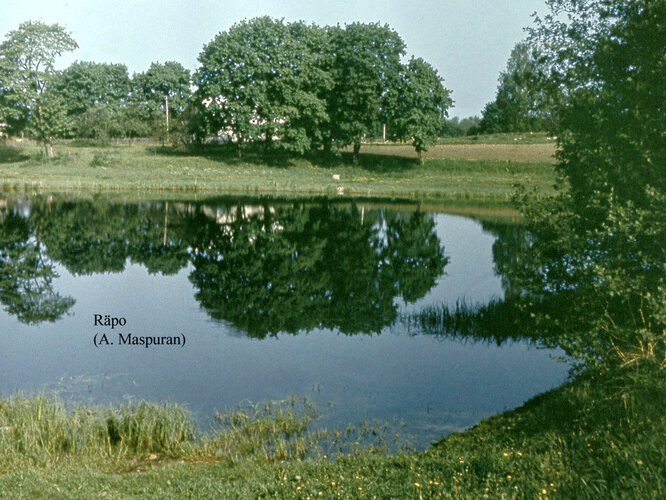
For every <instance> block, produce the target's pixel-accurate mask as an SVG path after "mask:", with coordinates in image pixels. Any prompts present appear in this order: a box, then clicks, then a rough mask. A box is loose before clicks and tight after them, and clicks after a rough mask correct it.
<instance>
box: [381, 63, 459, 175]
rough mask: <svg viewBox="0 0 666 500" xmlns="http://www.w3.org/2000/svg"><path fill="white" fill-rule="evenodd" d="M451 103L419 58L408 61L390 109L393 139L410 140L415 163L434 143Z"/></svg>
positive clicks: (436, 77)
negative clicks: (414, 154) (415, 157)
mask: <svg viewBox="0 0 666 500" xmlns="http://www.w3.org/2000/svg"><path fill="white" fill-rule="evenodd" d="M452 104H453V100H452V99H451V97H450V91H448V90H446V89H445V88H444V87H443V86H442V78H441V77H440V76H439V75H438V74H437V70H435V69H434V68H433V67H432V66H430V65H429V64H428V63H427V62H425V61H424V60H423V59H421V58H419V59H414V58H412V59H411V60H410V61H409V64H408V65H407V66H406V67H405V69H404V71H403V73H402V78H401V81H400V83H399V84H398V98H397V103H396V105H394V106H392V109H391V113H392V115H393V116H392V120H391V122H392V127H391V130H392V135H393V138H397V139H401V140H407V141H411V142H412V144H413V145H414V149H416V153H417V154H418V157H419V160H421V163H423V157H422V153H423V152H424V151H427V150H428V148H430V147H431V146H433V145H434V144H435V143H436V142H437V137H438V135H439V133H440V131H441V130H442V128H443V126H444V124H445V122H444V119H445V117H446V116H447V109H448V108H449V106H451V105H452Z"/></svg>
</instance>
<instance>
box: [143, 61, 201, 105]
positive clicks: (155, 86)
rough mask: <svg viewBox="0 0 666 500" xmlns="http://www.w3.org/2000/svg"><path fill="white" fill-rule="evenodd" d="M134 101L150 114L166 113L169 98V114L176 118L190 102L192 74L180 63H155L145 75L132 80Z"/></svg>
mask: <svg viewBox="0 0 666 500" xmlns="http://www.w3.org/2000/svg"><path fill="white" fill-rule="evenodd" d="M132 86H133V88H134V94H133V95H132V100H133V101H134V102H135V103H138V104H140V105H141V106H142V107H143V108H144V109H145V110H147V111H149V112H156V111H157V112H164V107H165V98H167V97H168V98H169V113H170V114H171V115H172V116H173V117H174V118H175V117H177V116H178V115H180V114H181V113H182V112H183V111H184V110H185V108H186V107H187V104H188V102H189V99H190V97H191V94H192V93H191V91H190V72H189V71H188V70H187V69H185V68H184V67H183V66H182V65H181V64H180V63H178V62H175V61H167V62H165V63H157V62H154V63H152V64H151V65H150V68H148V70H147V71H146V72H145V73H139V74H137V75H134V77H133V78H132Z"/></svg>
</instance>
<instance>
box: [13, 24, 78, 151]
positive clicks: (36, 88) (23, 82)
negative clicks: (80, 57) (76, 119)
mask: <svg viewBox="0 0 666 500" xmlns="http://www.w3.org/2000/svg"><path fill="white" fill-rule="evenodd" d="M77 47H78V45H77V44H76V42H75V41H74V39H73V38H72V37H71V36H70V34H69V33H68V32H67V31H66V30H65V28H63V27H62V26H60V25H58V24H45V23H42V22H33V21H28V22H25V23H22V24H21V25H20V26H19V27H18V29H17V30H14V31H10V32H9V33H7V35H6V36H5V41H4V42H3V43H2V44H0V60H1V61H2V63H0V67H1V68H2V70H3V75H2V77H3V82H2V91H3V94H6V95H7V97H8V99H7V100H8V104H9V105H10V106H11V107H12V108H13V111H12V113H13V115H14V116H13V118H14V119H16V118H17V117H18V116H23V120H16V123H22V124H25V126H27V128H28V130H29V131H30V132H31V133H32V134H33V135H35V136H36V137H37V138H38V139H39V140H40V141H41V142H42V143H43V144H44V151H45V153H46V155H47V156H48V157H52V156H53V155H54V152H53V138H54V137H57V136H58V135H61V134H63V133H65V132H66V130H68V129H69V127H70V124H69V123H68V122H67V113H66V108H65V104H64V102H63V100H62V98H61V97H60V96H58V95H57V94H55V93H53V92H51V91H50V85H51V83H52V81H53V78H54V75H55V74H56V70H55V67H54V64H55V60H56V58H57V57H58V56H60V55H62V54H63V53H65V52H69V51H72V50H74V49H76V48H77ZM7 100H6V101H5V102H7Z"/></svg>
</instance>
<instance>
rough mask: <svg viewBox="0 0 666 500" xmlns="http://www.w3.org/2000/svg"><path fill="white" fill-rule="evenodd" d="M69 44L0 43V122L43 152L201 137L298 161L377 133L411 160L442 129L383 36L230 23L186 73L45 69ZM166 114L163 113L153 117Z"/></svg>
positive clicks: (57, 37) (393, 37)
mask: <svg viewBox="0 0 666 500" xmlns="http://www.w3.org/2000/svg"><path fill="white" fill-rule="evenodd" d="M77 47H78V45H77V43H76V41H75V40H74V39H73V38H72V37H71V35H70V34H69V33H68V32H67V31H66V29H65V28H63V27H62V26H60V25H57V24H53V25H47V24H44V23H41V22H31V21H29V22H26V23H23V24H21V25H20V26H19V28H18V29H17V30H14V31H10V32H9V33H8V34H7V35H6V36H5V41H4V42H3V43H2V44H0V122H1V123H3V124H4V127H5V133H8V134H12V135H18V134H22V133H23V134H28V135H29V136H31V137H34V138H36V139H38V140H40V141H41V142H42V143H43V144H44V145H45V151H46V154H47V156H51V155H52V143H53V140H54V139H57V138H74V137H76V138H92V139H106V138H117V137H144V136H161V137H164V135H165V134H166V133H167V130H168V129H167V128H166V127H169V125H168V124H167V120H166V116H165V114H168V115H169V117H170V119H171V123H170V128H171V131H172V133H173V134H174V135H180V136H181V137H186V138H187V139H188V140H190V141H203V140H204V139H205V138H207V137H210V136H211V135H220V136H221V137H222V138H223V139H225V140H229V141H230V142H234V143H236V144H237V145H238V150H239V153H240V152H241V151H242V148H243V146H244V145H246V144H250V143H253V144H254V143H260V144H262V145H263V146H264V147H265V148H266V150H267V151H272V152H282V153H286V154H297V155H299V154H304V153H306V152H308V151H311V150H314V149H319V148H323V149H327V150H328V149H333V148H336V149H339V148H342V147H346V146H352V147H353V149H354V153H355V155H356V154H357V153H358V150H359V149H360V144H361V141H362V140H363V139H364V138H367V137H375V136H376V135H377V134H378V132H379V134H380V135H381V134H382V133H383V134H384V136H385V137H386V138H387V139H389V140H396V141H409V142H411V143H412V144H413V145H414V147H415V149H416V151H417V153H418V154H419V157H421V153H422V152H423V151H426V150H427V149H428V147H430V146H431V145H432V144H434V143H435V141H436V139H437V137H438V135H440V132H441V131H442V130H443V129H444V128H445V126H446V122H445V118H446V116H447V110H448V108H449V107H450V106H451V105H452V103H453V101H452V99H451V96H450V94H451V92H450V91H449V90H448V89H445V88H444V86H443V85H442V78H441V77H440V75H439V74H438V73H437V71H436V70H435V69H434V68H433V67H432V66H431V65H430V64H429V63H427V62H426V61H424V60H423V59H421V58H415V57H412V58H411V59H410V60H409V61H408V62H405V63H403V62H401V58H402V57H403V56H404V55H405V44H404V42H403V40H402V39H401V37H400V36H399V35H398V33H396V32H395V31H394V30H393V29H391V28H390V27H388V26H386V25H384V26H382V25H379V24H364V23H352V24H349V25H346V26H345V27H340V26H327V27H319V26H317V25H314V24H311V25H307V24H305V23H303V22H295V23H285V22H283V21H282V20H276V19H272V18H269V17H258V18H254V19H251V20H245V21H241V22H239V23H237V24H235V25H233V26H232V27H231V28H229V30H227V31H223V32H220V33H218V34H217V35H216V36H215V37H214V38H213V40H211V41H210V42H209V43H208V44H207V45H205V46H204V48H203V51H202V52H201V54H200V56H199V62H200V64H201V66H200V67H199V69H198V70H197V71H196V72H195V73H194V74H190V72H189V71H188V70H187V69H185V68H184V67H183V66H182V65H180V64H179V63H177V62H173V61H169V62H165V63H157V62H155V63H153V64H151V66H150V68H149V69H148V70H147V71H145V72H143V73H137V74H134V75H133V76H130V75H129V73H128V71H127V67H126V66H125V65H124V64H110V63H96V62H89V61H76V62H74V63H73V64H71V65H70V66H69V67H68V68H66V69H65V70H62V71H56V70H55V68H54V63H55V61H56V59H57V57H59V56H60V55H62V54H63V53H66V52H70V51H73V50H74V49H76V48H77ZM165 112H166V113H165Z"/></svg>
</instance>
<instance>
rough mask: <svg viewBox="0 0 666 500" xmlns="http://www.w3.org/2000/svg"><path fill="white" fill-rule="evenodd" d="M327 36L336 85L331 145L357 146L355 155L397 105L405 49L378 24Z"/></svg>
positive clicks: (332, 94)
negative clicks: (329, 38) (366, 138)
mask: <svg viewBox="0 0 666 500" xmlns="http://www.w3.org/2000/svg"><path fill="white" fill-rule="evenodd" d="M329 36H330V37H331V47H332V50H333V53H334V54H335V57H334V60H333V67H332V70H331V73H332V75H333V80H334V82H335V85H334V87H333V89H332V90H331V92H330V93H329V95H328V109H329V115H330V119H331V122H330V126H331V130H330V143H331V144H333V145H335V146H338V147H341V146H347V145H349V144H353V145H354V154H355V155H356V154H358V150H359V148H360V145H361V140H362V139H363V137H364V136H365V135H371V134H372V133H373V132H374V131H375V130H376V129H377V128H378V126H380V125H381V123H386V122H387V121H388V117H389V116H390V115H389V113H390V112H391V109H393V108H394V106H395V103H396V102H397V99H398V92H397V89H398V85H399V82H400V71H401V69H402V66H401V64H400V57H401V56H402V55H404V53H405V44H404V42H403V41H402V38H400V36H399V35H398V34H397V33H396V32H395V31H393V30H392V29H391V28H389V27H388V26H381V25H379V24H362V23H352V24H349V25H347V26H345V28H344V29H343V28H340V27H339V26H338V27H333V28H329Z"/></svg>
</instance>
